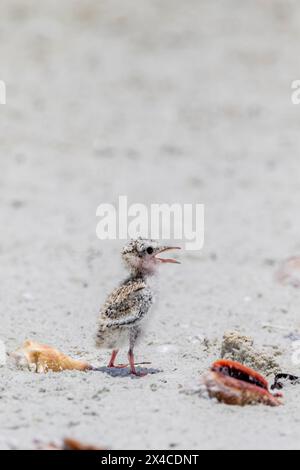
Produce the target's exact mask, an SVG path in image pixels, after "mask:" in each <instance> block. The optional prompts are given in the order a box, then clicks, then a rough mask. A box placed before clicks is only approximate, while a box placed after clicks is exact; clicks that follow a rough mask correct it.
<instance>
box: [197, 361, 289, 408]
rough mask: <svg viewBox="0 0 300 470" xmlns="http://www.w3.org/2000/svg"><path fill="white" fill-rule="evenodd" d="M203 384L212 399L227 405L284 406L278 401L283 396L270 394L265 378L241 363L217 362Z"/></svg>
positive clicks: (203, 380) (204, 378) (205, 376)
mask: <svg viewBox="0 0 300 470" xmlns="http://www.w3.org/2000/svg"><path fill="white" fill-rule="evenodd" d="M202 384H203V385H204V386H205V389H206V390H207V392H208V395H209V397H210V398H216V399H217V400H218V401H219V402H221V403H225V404H227V405H239V406H245V405H254V404H258V403H262V404H264V405H268V406H279V405H281V404H282V403H281V401H280V400H279V399H278V398H279V397H281V395H280V394H276V395H272V394H271V393H270V392H269V385H268V382H267V381H266V379H265V378H264V377H262V376H261V375H260V374H258V373H257V372H256V371H254V370H252V369H250V368H248V367H246V366H244V365H243V364H240V363H239V362H234V361H229V360H221V361H217V362H215V363H214V364H213V365H212V367H211V370H210V371H209V372H208V373H207V374H205V375H204V376H203V377H202Z"/></svg>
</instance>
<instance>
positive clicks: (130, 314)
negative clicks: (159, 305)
mask: <svg viewBox="0 0 300 470" xmlns="http://www.w3.org/2000/svg"><path fill="white" fill-rule="evenodd" d="M151 302H152V294H151V291H150V290H149V289H148V288H147V286H146V284H145V282H144V281H142V280H141V281H135V282H132V283H127V284H123V285H121V286H120V287H118V288H117V289H115V290H114V291H113V292H112V293H111V295H110V296H109V297H108V299H107V301H106V302H105V304H104V306H103V308H102V309H101V311H100V324H99V327H100V329H102V330H104V329H106V328H109V327H114V326H115V327H117V326H122V325H124V326H125V325H129V324H131V323H135V322H136V321H138V320H139V319H140V318H141V317H142V316H143V315H144V313H145V312H144V310H145V309H147V310H148V308H149V306H150V305H151ZM147 307H148V308H147Z"/></svg>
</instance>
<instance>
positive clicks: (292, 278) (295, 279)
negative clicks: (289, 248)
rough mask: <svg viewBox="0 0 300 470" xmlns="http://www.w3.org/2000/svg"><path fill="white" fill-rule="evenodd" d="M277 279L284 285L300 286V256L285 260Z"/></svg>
mask: <svg viewBox="0 0 300 470" xmlns="http://www.w3.org/2000/svg"><path fill="white" fill-rule="evenodd" d="M275 277H276V280H277V281H278V282H279V283H280V284H282V285H284V286H292V287H295V288H299V287H300V256H292V257H291V258H288V259H286V260H284V261H283V262H282V263H281V265H280V267H279V269H278V271H277V273H276V276H275Z"/></svg>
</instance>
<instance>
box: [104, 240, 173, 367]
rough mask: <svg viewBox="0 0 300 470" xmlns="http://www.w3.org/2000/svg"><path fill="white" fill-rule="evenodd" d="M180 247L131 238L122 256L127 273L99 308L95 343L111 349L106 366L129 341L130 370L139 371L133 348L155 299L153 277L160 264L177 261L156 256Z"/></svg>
mask: <svg viewBox="0 0 300 470" xmlns="http://www.w3.org/2000/svg"><path fill="white" fill-rule="evenodd" d="M173 249H180V248H179V247H170V246H161V245H159V243H158V242H156V241H155V240H146V239H142V238H139V239H137V240H132V241H130V243H129V244H127V245H126V246H125V247H124V248H123V250H122V258H123V261H124V262H125V265H126V267H127V269H128V270H129V272H130V275H129V277H128V278H127V279H125V281H123V282H122V283H121V284H120V286H119V287H117V288H116V289H115V290H114V291H113V292H112V293H111V294H110V295H109V297H108V298H107V300H106V302H105V304H104V306H103V307H102V309H101V311H100V319H99V324H98V332H97V338H96V345H97V346H98V347H99V348H110V349H112V350H113V351H112V355H111V359H110V361H109V364H108V367H110V368H113V367H127V365H122V364H120V365H116V364H115V360H116V357H117V354H118V350H119V347H120V346H122V345H123V344H124V343H126V342H129V351H128V359H129V364H130V370H131V373H132V374H134V375H142V374H138V373H137V371H136V368H135V363H134V356H133V350H134V346H135V344H136V341H137V339H138V338H139V336H140V334H141V332H142V330H143V323H144V320H145V317H146V316H147V314H148V313H149V311H150V310H151V308H152V306H153V304H154V302H155V288H154V287H153V285H154V284H155V283H153V277H154V276H155V274H156V273H157V270H158V267H159V265H161V264H163V263H179V261H177V260H175V259H173V258H161V257H160V256H159V255H160V254H161V253H164V252H166V251H169V250H173Z"/></svg>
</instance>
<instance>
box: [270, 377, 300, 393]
mask: <svg viewBox="0 0 300 470" xmlns="http://www.w3.org/2000/svg"><path fill="white" fill-rule="evenodd" d="M288 383H289V384H290V385H300V377H297V376H296V375H291V374H284V373H281V374H277V375H276V376H275V379H274V383H273V384H272V385H271V390H282V389H283V388H284V387H285V386H286V385H287V384H288Z"/></svg>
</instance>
